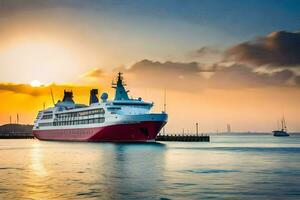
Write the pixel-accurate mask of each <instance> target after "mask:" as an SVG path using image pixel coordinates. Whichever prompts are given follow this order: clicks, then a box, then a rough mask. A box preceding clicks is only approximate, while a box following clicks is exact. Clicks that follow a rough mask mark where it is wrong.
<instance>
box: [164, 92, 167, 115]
mask: <svg viewBox="0 0 300 200" xmlns="http://www.w3.org/2000/svg"><path fill="white" fill-rule="evenodd" d="M166 102H167V92H166V88H165V89H164V112H167V103H166Z"/></svg>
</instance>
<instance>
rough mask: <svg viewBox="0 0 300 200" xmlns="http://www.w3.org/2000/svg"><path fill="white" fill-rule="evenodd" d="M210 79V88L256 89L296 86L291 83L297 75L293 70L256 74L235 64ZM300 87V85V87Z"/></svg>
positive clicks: (221, 68)
mask: <svg viewBox="0 0 300 200" xmlns="http://www.w3.org/2000/svg"><path fill="white" fill-rule="evenodd" d="M218 69H219V70H218V71H216V72H215V73H214V74H213V75H212V76H211V77H210V78H209V79H208V86H209V87H213V88H254V87H270V86H277V87H278V86H279V87H281V86H284V87H287V86H296V85H295V84H294V85H293V84H291V82H292V81H293V80H294V79H295V78H296V75H295V74H294V72H293V71H291V70H287V69H286V70H282V71H278V72H273V73H262V72H256V71H254V70H253V68H251V67H248V66H245V65H241V64H233V65H231V66H229V67H219V68H218ZM299 86H300V85H299Z"/></svg>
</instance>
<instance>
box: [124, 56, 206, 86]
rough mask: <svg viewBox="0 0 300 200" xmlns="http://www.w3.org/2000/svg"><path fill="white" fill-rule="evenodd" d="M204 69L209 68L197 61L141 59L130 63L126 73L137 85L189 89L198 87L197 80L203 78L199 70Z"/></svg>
mask: <svg viewBox="0 0 300 200" xmlns="http://www.w3.org/2000/svg"><path fill="white" fill-rule="evenodd" d="M204 71H211V70H210V69H205V68H203V67H201V66H199V64H198V63H197V62H190V63H180V62H170V61H168V62H164V63H163V62H155V61H151V60H142V61H139V62H137V63H135V64H134V65H132V66H131V67H130V68H129V69H128V70H126V73H128V74H130V75H131V76H132V79H133V81H132V82H133V83H134V84H136V85H138V86H145V87H155V88H171V89H176V90H186V91H189V90H193V87H195V88H199V87H200V85H199V80H202V79H203V76H202V74H201V72H204ZM189 84H192V85H193V86H192V85H189Z"/></svg>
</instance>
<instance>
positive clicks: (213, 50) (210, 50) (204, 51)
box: [190, 46, 223, 58]
mask: <svg viewBox="0 0 300 200" xmlns="http://www.w3.org/2000/svg"><path fill="white" fill-rule="evenodd" d="M222 53H223V51H222V50H220V48H217V47H212V46H204V47H201V48H200V49H197V50H196V51H193V52H191V53H190V56H191V57H200V58H201V57H205V56H211V55H220V54H222Z"/></svg>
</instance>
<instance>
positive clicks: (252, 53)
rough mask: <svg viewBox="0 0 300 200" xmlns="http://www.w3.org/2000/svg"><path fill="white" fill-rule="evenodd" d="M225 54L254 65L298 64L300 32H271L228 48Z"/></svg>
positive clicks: (299, 57) (233, 59)
mask: <svg viewBox="0 0 300 200" xmlns="http://www.w3.org/2000/svg"><path fill="white" fill-rule="evenodd" d="M226 56H227V59H229V60H232V61H234V62H239V63H248V64H252V65H256V66H262V65H268V66H273V67H279V66H300V32H286V31H279V32H273V33H271V34H269V35H267V36H265V37H259V38H256V39H254V40H251V41H248V42H244V43H241V44H238V45H236V46H233V47H231V48H229V49H228V50H227V52H226Z"/></svg>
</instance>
